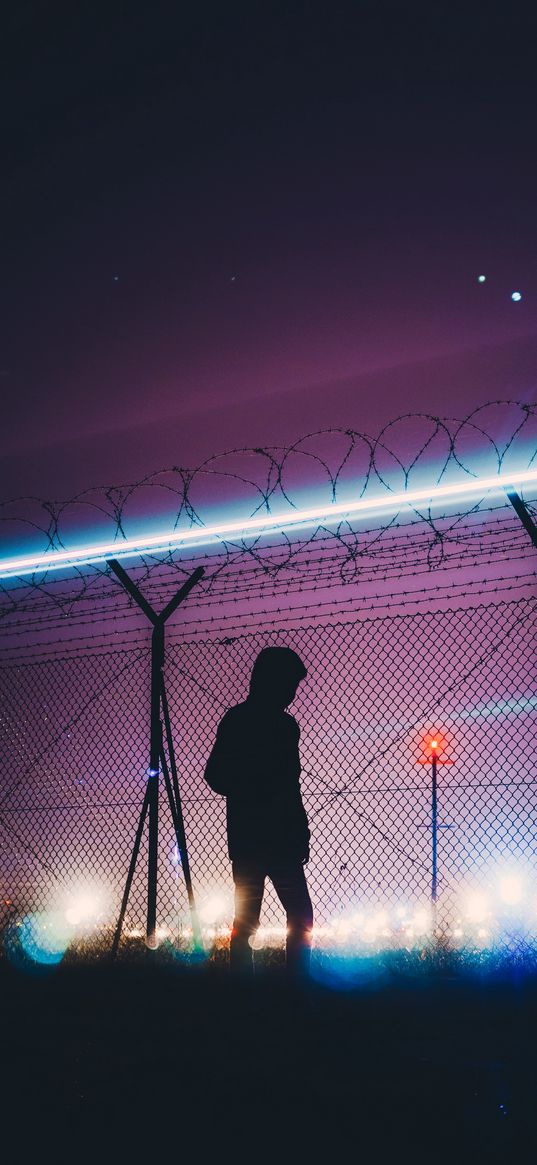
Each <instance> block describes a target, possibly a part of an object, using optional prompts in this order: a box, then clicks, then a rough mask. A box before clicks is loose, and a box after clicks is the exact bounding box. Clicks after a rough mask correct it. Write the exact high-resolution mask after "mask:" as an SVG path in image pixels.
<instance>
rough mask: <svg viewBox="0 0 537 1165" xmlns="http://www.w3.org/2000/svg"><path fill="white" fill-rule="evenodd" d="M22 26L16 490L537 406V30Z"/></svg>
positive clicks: (416, 20)
mask: <svg viewBox="0 0 537 1165" xmlns="http://www.w3.org/2000/svg"><path fill="white" fill-rule="evenodd" d="M14 7H16V10H15V11H13V12H12V13H11V14H10V17H9V18H8V19H7V21H6V23H7V25H8V28H7V34H6V36H5V47H4V52H5V57H6V60H5V63H4V66H3V81H2V85H3V87H4V94H3V97H2V108H3V110H4V113H3V154H2V156H3V163H4V165H3V171H4V177H3V183H2V184H3V201H4V207H5V209H4V212H3V223H4V232H3V233H4V240H3V261H2V269H3V284H4V286H3V294H2V299H3V304H2V320H3V335H2V339H1V348H0V386H1V391H2V409H3V421H4V429H3V441H2V461H1V464H0V470H1V472H2V487H1V491H2V496H3V497H7V496H10V495H13V494H20V493H26V492H33V493H37V494H39V495H42V496H51V495H55V496H56V497H62V496H63V497H65V496H68V495H70V494H71V493H73V492H74V491H76V490H79V489H82V488H84V487H86V486H90V485H93V484H97V483H101V482H106V481H118V482H119V481H125V480H132V479H133V478H137V477H138V476H141V475H143V474H145V473H147V472H150V471H151V470H153V469H156V468H158V467H160V466H162V465H166V464H171V463H176V464H183V465H191V464H193V463H196V462H197V461H198V460H200V459H201V458H203V457H205V456H208V455H209V454H210V453H212V452H215V451H218V450H220V449H225V448H229V447H232V446H234V445H242V444H253V445H257V444H265V443H269V442H282V443H285V442H287V441H290V440H293V439H295V438H296V437H297V436H299V435H300V434H301V433H303V432H305V431H308V430H311V429H315V428H317V427H321V426H324V425H330V424H334V425H343V426H345V425H351V426H353V427H356V428H360V429H364V430H368V431H377V430H378V428H380V426H381V424H382V423H384V422H385V421H387V420H388V419H389V418H390V417H392V416H395V415H397V414H398V413H400V412H405V411H407V410H413V409H424V410H427V411H428V410H430V411H432V412H438V413H441V414H446V413H450V412H456V413H458V414H460V415H462V414H464V413H466V412H468V411H470V409H471V408H473V407H474V406H475V405H477V404H480V403H482V402H484V401H487V400H490V399H495V398H497V397H499V396H501V397H504V396H508V397H515V398H519V399H522V400H526V401H529V400H532V399H535V395H536V392H535V373H534V370H535V368H536V356H537V334H536V313H535V303H536V297H537V278H536V275H535V252H536V228H535V206H536V205H537V198H536V194H537V189H536V188H537V168H536V166H535V145H536V143H535V124H536V117H535V114H536V107H535V81H534V77H535V70H534V63H533V47H532V46H533V44H534V43H535V39H534V38H535V22H536V21H535V16H533V17H532V18H531V17H529V16H528V15H526V16H523V15H520V13H519V14H518V15H517V14H516V13H515V14H513V13H512V12H508V13H507V15H506V12H505V11H504V10H502V12H501V13H500V12H499V10H498V12H497V13H495V12H494V9H491V11H490V12H488V13H487V25H486V27H485V26H484V25H483V23H482V19H478V18H477V17H476V18H471V17H469V16H468V15H467V13H466V11H465V6H463V5H456V4H455V5H451V6H449V11H448V10H447V7H446V8H445V9H444V10H443V12H442V14H441V16H439V15H438V10H437V9H436V8H435V6H434V5H429V6H427V7H425V6H424V7H423V9H421V8H420V6H419V5H418V6H410V7H407V6H401V5H389V4H385V3H380V4H379V3H374V4H373V3H371V4H367V3H366V4H356V3H353V4H348V5H345V4H335V5H329V6H328V5H322V6H317V5H315V4H313V5H310V4H307V5H306V4H292V5H283V4H282V5H280V4H269V5H265V4H263V5H261V4H259V5H256V4H254V5H251V4H250V5H244V6H243V5H231V6H214V11H213V10H211V9H210V8H207V6H201V7H199V6H196V5H192V6H190V7H191V9H192V11H187V10H186V9H187V6H183V5H180V6H178V5H174V4H169V5H167V4H159V3H157V4H156V5H151V6H149V7H148V6H147V5H136V4H135V5H129V6H125V5H119V4H114V3H112V4H107V5H103V6H102V7H101V6H99V5H98V4H97V5H92V6H91V11H90V10H86V11H85V12H84V13H82V12H81V11H80V9H79V6H77V5H72V4H71V5H68V4H65V5H62V4H58V5H55V6H54V15H53V17H52V18H51V15H50V9H49V7H48V6H47V5H44V4H42V3H27V4H25V5H24V6H14ZM289 9H290V10H291V11H289ZM179 13H180V15H179ZM482 15H483V14H481V17H482ZM480 273H484V274H486V276H487V281H486V283H485V284H484V285H479V284H478V283H477V276H478V274H480ZM513 290H520V291H521V292H522V294H523V298H522V300H521V302H520V303H518V304H515V303H513V302H512V301H511V299H510V295H511V292H512V291H513Z"/></svg>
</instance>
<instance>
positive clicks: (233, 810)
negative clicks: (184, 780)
mask: <svg viewBox="0 0 537 1165" xmlns="http://www.w3.org/2000/svg"><path fill="white" fill-rule="evenodd" d="M299 737H300V729H299V727H298V724H297V722H296V720H295V719H294V717H293V716H290V715H289V713H288V712H283V711H281V712H280V711H273V710H267V708H266V707H265V706H264V705H262V704H259V703H257V702H256V701H255V700H252V699H251V698H250V699H248V700H245V701H244V703H243V704H237V705H236V706H235V707H234V708H230V710H229V712H226V714H225V716H223V718H222V720H221V721H220V724H219V725H218V730H217V733H216V741H215V744H214V747H213V749H212V752H211V755H210V756H209V759H208V761H207V765H206V767H205V780H206V781H207V783H208V784H209V785H210V787H211V789H214V791H215V793H221V794H222V795H223V796H224V797H226V798H227V834H228V850H229V856H230V858H231V860H232V861H237V860H238V859H239V860H240V859H248V860H252V861H259V862H261V863H263V864H265V863H267V862H270V861H275V860H280V859H286V858H290V859H297V860H299V861H306V860H307V858H308V857H309V836H310V832H309V829H308V819H307V817H306V811H305V809H304V806H303V804H302V797H301V794H300V781H299V777H300V757H299V752H298V742H299Z"/></svg>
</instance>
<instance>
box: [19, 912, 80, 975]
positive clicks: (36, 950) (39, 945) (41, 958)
mask: <svg viewBox="0 0 537 1165" xmlns="http://www.w3.org/2000/svg"><path fill="white" fill-rule="evenodd" d="M71 936H72V930H71V928H70V926H69V925H68V923H67V922H66V920H65V918H62V915H61V914H60V913H59V912H58V911H43V912H41V913H36V914H27V915H26V917H25V918H23V920H22V923H21V925H20V928H19V936H18V937H19V942H20V946H21V948H22V950H23V951H24V953H25V954H26V955H28V956H29V958H31V959H33V961H34V963H40V964H41V965H45V966H54V965H55V964H56V963H60V962H61V960H62V959H63V956H64V954H65V952H66V950H67V947H68V946H69V941H70V939H71Z"/></svg>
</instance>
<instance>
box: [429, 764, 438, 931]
mask: <svg viewBox="0 0 537 1165" xmlns="http://www.w3.org/2000/svg"><path fill="white" fill-rule="evenodd" d="M431 769H432V799H431V843H432V875H431V904H432V916H433V919H432V921H433V929H434V931H436V889H437V830H438V797H437V757H436V752H435V751H434V750H433V755H432V763H431Z"/></svg>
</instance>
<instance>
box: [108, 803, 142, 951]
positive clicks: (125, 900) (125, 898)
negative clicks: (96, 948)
mask: <svg viewBox="0 0 537 1165" xmlns="http://www.w3.org/2000/svg"><path fill="white" fill-rule="evenodd" d="M148 804H149V789H148V788H146V791H145V797H144V801H143V805H142V811H141V813H140V820H139V822H138V829H137V830H136V838H135V840H134V847H133V851H132V854H131V861H130V866H129V872H128V874H127V882H126V885H125V890H124V893H123V900H122V902H121V910H120V912H119V918H118V922H117V926H116V931H115V934H114V941H113V943H112V950H111V952H110V954H111V957H112V959H115V957H116V955H117V952H118V947H119V943H120V939H121V931H122V930H123V922H124V919H125V911H126V909H127V903H128V901H129V894H130V892H131V885H132V879H133V877H134V870H135V867H136V861H137V859H138V851H139V849H140V842H141V840H142V831H143V828H144V822H145V818H146V814H147V806H148Z"/></svg>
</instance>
